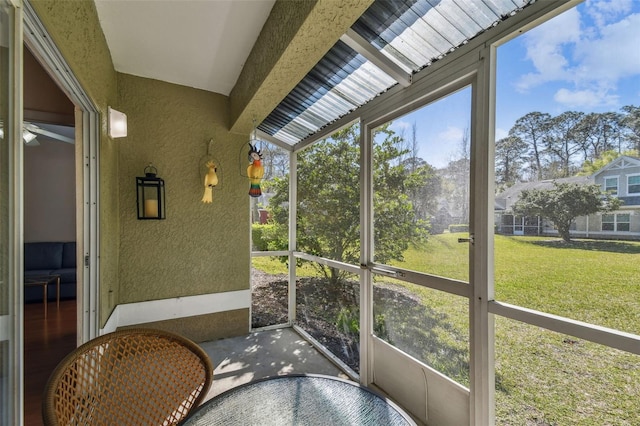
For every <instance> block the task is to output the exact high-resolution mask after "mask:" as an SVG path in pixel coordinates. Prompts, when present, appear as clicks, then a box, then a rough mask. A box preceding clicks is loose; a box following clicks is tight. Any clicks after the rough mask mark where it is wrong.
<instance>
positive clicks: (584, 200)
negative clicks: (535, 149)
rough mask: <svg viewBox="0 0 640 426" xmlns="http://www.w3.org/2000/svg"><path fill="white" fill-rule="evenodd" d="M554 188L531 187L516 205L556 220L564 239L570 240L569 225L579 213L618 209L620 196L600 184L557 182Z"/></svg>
mask: <svg viewBox="0 0 640 426" xmlns="http://www.w3.org/2000/svg"><path fill="white" fill-rule="evenodd" d="M553 185H554V188H553V189H530V190H524V191H522V193H521V194H520V199H519V200H518V201H517V202H516V203H515V205H514V206H513V211H514V213H515V214H520V215H527V216H542V217H545V218H547V219H549V220H551V221H552V222H553V224H554V225H555V227H556V229H557V230H558V234H559V235H560V237H562V239H563V240H564V241H565V242H569V241H571V236H570V233H569V228H570V226H571V223H572V222H573V221H574V219H575V218H576V217H579V216H586V215H589V214H593V213H598V212H607V211H611V210H616V209H617V208H619V207H620V200H618V199H617V198H616V197H613V196H612V195H610V194H608V193H605V192H603V191H602V190H601V188H600V186H599V185H580V184H576V183H558V182H554V184H553Z"/></svg>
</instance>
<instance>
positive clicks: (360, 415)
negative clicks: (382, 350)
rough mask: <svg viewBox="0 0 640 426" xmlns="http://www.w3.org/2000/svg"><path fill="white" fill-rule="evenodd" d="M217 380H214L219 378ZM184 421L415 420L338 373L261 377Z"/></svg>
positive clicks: (206, 425) (205, 425) (204, 425)
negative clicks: (339, 376) (330, 374)
mask: <svg viewBox="0 0 640 426" xmlns="http://www.w3.org/2000/svg"><path fill="white" fill-rule="evenodd" d="M214 380H215V379H214ZM182 425H185V426H186V425H189V426H194V425H197V426H213V425H225V426H229V425H415V423H414V422H413V421H412V420H411V418H410V417H409V416H408V415H407V414H405V413H404V412H403V411H402V410H401V409H400V408H399V407H398V406H397V405H395V404H394V403H392V402H391V401H389V400H387V399H386V398H383V397H382V396H380V395H378V394H377V393H374V392H372V391H371V390H369V389H367V388H365V387H363V386H360V385H359V384H358V383H355V382H351V381H347V380H343V379H340V378H337V377H330V376H317V375H290V376H278V377H274V378H268V379H262V380H256V381H254V382H250V383H247V384H245V385H241V386H238V387H236V388H233V389H230V390H228V391H226V392H224V393H222V394H220V395H218V396H216V397H214V398H212V399H210V400H209V401H207V402H205V403H204V404H203V405H202V406H200V407H199V408H198V409H197V410H196V411H195V412H194V413H193V414H192V415H191V416H190V417H189V418H187V419H186V420H185V421H184V422H183V423H182Z"/></svg>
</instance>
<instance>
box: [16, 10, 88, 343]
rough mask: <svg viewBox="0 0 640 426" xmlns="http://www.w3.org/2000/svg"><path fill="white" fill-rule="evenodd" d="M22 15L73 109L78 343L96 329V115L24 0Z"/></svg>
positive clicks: (30, 42)
mask: <svg viewBox="0 0 640 426" xmlns="http://www.w3.org/2000/svg"><path fill="white" fill-rule="evenodd" d="M23 19H24V44H25V45H26V46H27V47H28V48H29V50H30V51H31V53H32V54H33V55H34V56H35V57H36V59H37V60H38V61H39V62H40V64H41V65H42V67H43V68H44V69H45V71H47V73H48V74H49V76H50V77H51V79H52V80H53V81H54V82H55V83H56V84H57V85H58V87H59V88H60V89H61V90H62V91H63V92H64V93H65V95H66V96H67V97H68V98H69V99H70V100H71V102H72V103H73V104H74V105H75V107H76V111H75V126H76V155H75V156H76V161H75V163H76V246H77V249H76V263H77V265H78V267H77V271H78V273H77V291H76V294H77V299H76V300H77V321H78V323H77V333H76V334H77V343H78V345H79V344H81V343H84V342H86V341H88V340H90V339H92V338H94V337H96V336H98V333H99V322H98V312H99V310H98V306H99V293H98V282H99V266H100V265H99V227H98V224H99V202H100V200H99V197H98V194H99V180H98V177H99V151H98V141H99V135H100V114H99V110H98V108H97V107H96V106H95V104H94V103H93V101H92V100H91V99H90V98H89V96H88V95H87V94H86V93H85V91H84V89H83V88H82V86H81V85H80V82H79V81H78V80H77V79H76V77H75V76H74V74H73V72H72V71H71V69H70V67H69V66H68V65H67V63H66V61H65V59H64V57H63V56H62V54H61V53H60V51H59V50H58V48H57V47H56V45H55V44H54V43H53V40H52V38H51V37H50V36H49V34H48V33H47V30H46V29H45V27H44V25H43V24H42V22H41V21H40V19H39V18H38V16H37V14H36V13H35V10H34V9H33V7H32V6H31V4H30V3H29V1H28V0H24V18H23ZM79 136H81V139H79V138H78V137H79ZM20 185H21V187H22V185H23V182H20Z"/></svg>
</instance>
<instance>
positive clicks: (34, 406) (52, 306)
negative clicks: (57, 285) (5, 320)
mask: <svg viewBox="0 0 640 426" xmlns="http://www.w3.org/2000/svg"><path fill="white" fill-rule="evenodd" d="M75 347H76V301H75V300H62V301H60V309H56V303H55V302H49V307H48V313H47V318H45V317H44V307H43V305H42V303H28V304H26V305H25V309H24V424H25V426H41V425H42V415H41V412H42V393H43V391H44V386H45V384H46V383H47V379H48V378H49V375H50V374H51V372H52V371H53V369H54V368H55V366H56V365H58V363H59V362H60V361H61V360H62V358H64V357H65V355H67V354H68V353H69V352H71V351H72V350H73V349H75Z"/></svg>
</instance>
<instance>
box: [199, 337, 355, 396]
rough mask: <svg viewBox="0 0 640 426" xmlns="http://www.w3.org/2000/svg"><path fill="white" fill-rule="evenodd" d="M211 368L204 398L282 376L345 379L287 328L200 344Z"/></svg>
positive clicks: (329, 362)
mask: <svg viewBox="0 0 640 426" xmlns="http://www.w3.org/2000/svg"><path fill="white" fill-rule="evenodd" d="M200 346H201V347H202V348H203V349H204V350H205V351H206V352H207V354H208V355H209V358H210V359H211V363H212V364H213V366H214V369H215V370H214V373H213V382H212V383H211V388H210V389H209V393H208V394H207V397H206V399H209V398H211V397H214V396H216V395H218V394H220V393H222V392H224V391H226V390H228V389H230V388H232V387H235V386H238V385H241V384H243V383H247V382H250V381H251V380H255V379H260V378H263V377H269V376H277V375H282V374H305V373H312V374H325V375H329V376H339V377H342V378H344V379H347V378H348V376H347V375H346V374H344V373H343V372H342V370H340V369H339V368H338V367H336V365H335V364H333V363H332V362H331V361H329V360H328V359H327V358H326V357H325V356H324V355H322V354H321V353H320V352H318V351H317V350H316V349H315V348H314V347H313V346H311V344H310V343H309V342H307V341H306V340H304V339H303V338H302V337H300V335H298V333H296V332H295V331H294V330H293V329H291V328H283V329H277V330H269V331H259V332H255V333H251V334H249V335H247V336H240V337H233V338H228V339H220V340H214V341H209V342H202V343H200Z"/></svg>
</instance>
